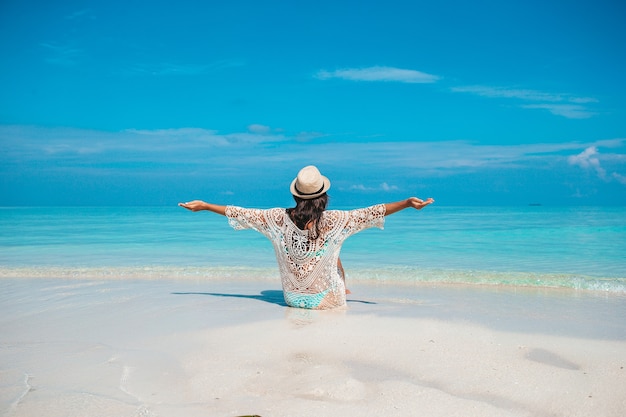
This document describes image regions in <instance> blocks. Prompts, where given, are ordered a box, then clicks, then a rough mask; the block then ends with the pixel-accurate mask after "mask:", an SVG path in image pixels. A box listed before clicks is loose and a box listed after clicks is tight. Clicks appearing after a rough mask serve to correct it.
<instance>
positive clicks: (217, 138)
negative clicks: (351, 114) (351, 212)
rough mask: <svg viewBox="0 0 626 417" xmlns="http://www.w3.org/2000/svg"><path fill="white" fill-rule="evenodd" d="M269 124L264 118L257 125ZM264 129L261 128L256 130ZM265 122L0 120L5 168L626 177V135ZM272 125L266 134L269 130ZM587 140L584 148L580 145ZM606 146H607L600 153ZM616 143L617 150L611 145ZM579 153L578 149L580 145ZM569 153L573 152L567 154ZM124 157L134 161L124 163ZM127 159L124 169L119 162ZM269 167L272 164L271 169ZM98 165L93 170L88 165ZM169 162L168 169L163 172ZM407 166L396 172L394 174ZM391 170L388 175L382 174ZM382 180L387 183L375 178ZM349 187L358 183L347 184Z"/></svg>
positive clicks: (392, 187)
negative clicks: (468, 133) (351, 130)
mask: <svg viewBox="0 0 626 417" xmlns="http://www.w3.org/2000/svg"><path fill="white" fill-rule="evenodd" d="M259 126H261V125H259ZM255 130H256V131H258V132H259V133H254V132H253V131H255ZM265 130H266V129H264V128H261V127H257V128H252V129H248V131H245V132H236V133H228V134H222V133H218V132H216V131H213V130H207V129H198V128H184V129H160V130H125V131H120V132H103V131H93V130H83V129H66V128H42V127H30V126H0V148H1V149H2V150H3V151H2V163H0V168H3V169H8V167H9V166H11V167H14V168H15V167H19V168H20V169H26V170H29V169H39V168H40V167H42V166H44V165H45V166H46V167H47V169H61V168H63V169H67V168H68V167H73V168H76V169H82V170H85V172H92V171H94V170H95V169H96V167H97V166H98V165H99V164H100V166H106V167H108V168H107V169H120V170H122V169H123V170H137V171H138V172H146V173H148V172H161V171H162V170H165V171H164V172H172V170H174V172H178V171H181V170H183V171H184V170H193V171H194V172H199V173H203V175H212V176H214V175H217V174H216V173H218V172H224V173H225V172H229V173H231V174H232V173H233V172H244V171H245V172H257V173H258V175H259V177H268V176H276V175H279V174H280V173H284V174H285V175H286V176H287V177H291V175H292V171H294V170H296V169H298V168H300V167H301V166H304V165H307V164H309V163H312V164H316V165H318V166H320V167H322V166H325V167H334V168H333V169H335V170H344V169H345V170H347V171H348V172H350V175H351V177H352V178H359V183H358V184H357V185H354V186H353V188H352V189H354V190H361V191H377V192H391V191H397V190H399V188H402V189H405V188H406V184H405V182H406V181H408V178H413V177H428V176H437V177H445V176H454V175H463V174H467V173H476V172H481V171H486V170H490V171H492V172H493V171H494V170H507V171H510V170H517V169H519V170H524V169H527V168H530V167H532V168H533V169H558V167H561V168H565V167H567V164H569V165H572V166H577V167H580V168H582V169H588V170H592V172H594V174H597V175H598V176H600V177H601V178H603V179H604V180H606V181H609V180H612V181H616V182H617V181H619V182H620V183H623V182H624V181H623V180H624V177H623V176H622V175H621V174H619V172H621V170H620V167H623V166H624V163H625V161H626V155H624V153H625V152H624V147H625V146H626V139H611V140H604V141H596V142H592V143H587V144H581V143H579V142H564V143H547V144H517V145H506V144H503V145H482V144H477V143H471V142H466V141H434V142H415V141H414V142H382V141H347V140H346V141H340V142H339V141H333V140H312V141H302V140H301V135H300V134H298V133H294V134H291V135H288V134H285V133H282V132H281V133H276V131H275V130H274V129H270V131H269V132H265ZM263 132H265V133H263ZM581 148H584V149H585V150H584V151H583V152H580V149H581ZM598 149H607V153H603V154H602V155H600V153H599V151H598ZM608 150H611V152H610V153H609V151H608ZM575 153H576V154H575ZM568 154H574V155H572V156H569V158H568ZM120 164H126V165H120ZM116 167H119V168H116ZM268 167H271V169H268ZM90 170H91V171H90ZM159 170H161V171H159ZM397 172H401V173H403V174H402V176H398V175H397V174H396V173H397ZM372 173H377V174H376V175H375V176H373V175H372ZM381 176H382V177H384V178H385V179H387V181H389V182H387V183H382V184H381V183H379V182H377V179H376V178H381ZM373 184H379V185H373ZM343 187H346V188H347V187H350V184H344V185H343Z"/></svg>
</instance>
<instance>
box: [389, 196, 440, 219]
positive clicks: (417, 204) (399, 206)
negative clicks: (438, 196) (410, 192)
mask: <svg viewBox="0 0 626 417" xmlns="http://www.w3.org/2000/svg"><path fill="white" fill-rule="evenodd" d="M434 202H435V200H433V199H432V198H429V199H427V200H421V199H419V198H417V197H409V198H407V199H406V200H402V201H396V202H395V203H387V204H385V209H386V211H385V216H389V215H390V214H393V213H397V212H399V211H400V210H404V209H405V208H409V207H413V208H414V209H416V210H421V209H423V208H424V207H426V206H427V205H429V204H432V203H434Z"/></svg>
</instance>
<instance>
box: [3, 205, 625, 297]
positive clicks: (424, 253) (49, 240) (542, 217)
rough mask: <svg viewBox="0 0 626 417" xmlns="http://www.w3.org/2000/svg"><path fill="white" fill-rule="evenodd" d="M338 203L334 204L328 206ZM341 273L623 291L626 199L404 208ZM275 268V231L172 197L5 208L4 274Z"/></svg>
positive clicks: (160, 274)
mask: <svg viewBox="0 0 626 417" xmlns="http://www.w3.org/2000/svg"><path fill="white" fill-rule="evenodd" d="M333 208H334V207H333ZM341 258H342V261H343V264H344V267H345V269H346V272H347V276H348V280H358V281H385V282H395V281H398V282H400V281H402V282H426V283H462V284H468V285H507V286H514V287H561V288H573V289H580V290H590V291H594V292H609V293H619V294H626V208H625V207H547V206H527V207H447V206H437V205H433V206H430V207H427V208H426V209H424V210H423V211H419V212H416V211H413V210H405V211H403V212H400V213H398V214H395V215H393V216H390V217H387V218H386V223H385V229H384V230H379V229H370V230H366V231H364V232H362V233H359V234H357V235H355V236H352V237H351V238H349V239H348V240H347V241H346V243H345V244H344V247H343V250H342V253H341ZM2 276H4V277H44V278H45V277H48V278H69V277H72V278H78V279H80V278H82V277H84V278H107V277H108V278H111V279H125V278H130V279H132V278H148V279H169V278H173V279H187V278H193V279H207V280H210V279H223V278H228V279H237V277H239V276H242V277H246V278H255V279H270V280H271V279H275V280H276V283H277V285H279V284H278V283H279V278H278V269H277V267H276V264H275V258H274V254H273V249H272V246H271V244H270V242H269V241H268V240H267V239H265V238H264V237H263V236H262V235H260V234H258V233H256V232H254V231H249V230H245V231H234V230H233V229H231V228H230V226H229V225H228V222H227V220H226V218H224V217H222V216H218V215H215V214H213V213H207V212H200V213H192V212H189V211H187V210H184V209H181V208H179V207H177V206H175V205H172V206H171V207H11V208H0V277H2Z"/></svg>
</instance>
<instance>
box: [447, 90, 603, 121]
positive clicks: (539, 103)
mask: <svg viewBox="0 0 626 417" xmlns="http://www.w3.org/2000/svg"><path fill="white" fill-rule="evenodd" d="M451 90H452V91H453V92H455V93H470V94H475V95H478V96H481V97H489V98H505V99H516V100H523V101H533V102H536V103H535V104H525V105H522V106H521V107H522V108H524V109H543V110H548V111H549V112H550V113H552V114H554V115H556V116H562V117H566V118H568V119H587V118H590V117H593V116H595V115H597V113H596V112H594V111H591V110H589V109H588V108H587V107H585V106H583V104H589V103H597V102H598V100H597V99H595V98H592V97H574V96H572V95H570V94H555V93H546V92H542V91H536V90H525V89H516V88H506V87H489V86H481V85H474V86H465V87H453V88H452V89H451ZM557 103H559V104H557Z"/></svg>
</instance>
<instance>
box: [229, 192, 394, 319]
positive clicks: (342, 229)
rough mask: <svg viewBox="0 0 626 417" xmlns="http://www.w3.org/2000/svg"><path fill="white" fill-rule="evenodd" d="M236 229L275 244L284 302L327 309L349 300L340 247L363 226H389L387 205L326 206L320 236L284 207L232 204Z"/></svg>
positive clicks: (230, 216) (231, 223)
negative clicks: (311, 235)
mask: <svg viewBox="0 0 626 417" xmlns="http://www.w3.org/2000/svg"><path fill="white" fill-rule="evenodd" d="M226 216H227V217H228V223H229V224H230V225H231V226H232V227H233V228H234V229H235V230H242V229H254V230H256V231H257V232H260V233H262V234H263V235H265V236H266V237H267V238H268V239H269V240H270V241H271V242H272V244H273V245H274V251H275V253H276V260H277V261H278V268H279V270H280V277H281V280H282V285H283V293H284V296H285V301H286V302H287V304H288V305H290V306H291V307H299V308H310V309H320V310H321V309H328V308H335V307H340V306H343V305H345V304H346V288H345V284H344V281H343V280H342V279H341V277H340V276H339V273H338V271H337V259H338V258H339V252H340V251H341V245H342V244H343V242H344V240H346V239H347V238H348V237H349V236H352V235H353V234H355V233H357V232H360V231H361V230H364V229H367V228H370V227H378V228H380V229H382V228H383V226H384V224H385V205H384V204H378V205H375V206H371V207H366V208H361V209H356V210H327V211H325V212H324V213H323V215H322V218H321V219H320V228H319V229H320V235H319V237H318V239H316V240H312V239H310V238H309V233H310V232H309V231H308V230H300V229H299V228H298V227H297V226H296V225H295V224H294V223H293V221H292V220H291V219H290V218H289V215H288V214H287V212H286V210H285V209H283V208H273V209H267V210H261V209H247V208H243V207H237V206H227V207H226Z"/></svg>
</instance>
